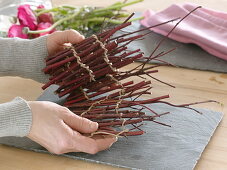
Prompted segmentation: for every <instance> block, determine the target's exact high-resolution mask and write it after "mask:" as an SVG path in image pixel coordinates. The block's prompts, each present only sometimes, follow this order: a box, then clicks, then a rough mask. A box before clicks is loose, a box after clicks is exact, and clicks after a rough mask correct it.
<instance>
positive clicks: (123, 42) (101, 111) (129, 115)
mask: <svg viewBox="0 0 227 170" xmlns="http://www.w3.org/2000/svg"><path fill="white" fill-rule="evenodd" d="M128 19H129V18H128ZM172 21H173V20H171V21H168V22H172ZM165 23H167V22H165ZM165 23H162V24H165ZM130 24H131V23H130V22H127V21H126V22H124V23H123V24H121V25H118V26H116V27H114V28H112V29H110V30H108V31H105V32H102V33H100V34H98V35H92V36H91V37H88V38H86V39H85V40H83V41H82V42H80V43H78V44H74V45H72V46H70V47H68V48H67V49H65V50H63V51H61V52H59V53H57V54H55V55H53V56H49V57H47V59H46V67H45V68H44V69H43V71H44V73H46V74H49V75H50V81H49V82H47V83H46V84H45V85H44V86H43V89H46V88H47V87H49V86H50V85H52V84H57V85H59V88H58V89H57V90H56V93H57V94H58V96H59V97H62V96H65V95H67V98H66V101H65V103H64V106H66V107H68V108H69V109H70V110H71V111H72V112H74V113H75V114H77V115H80V116H82V117H85V118H88V119H90V120H92V121H96V122H98V123H99V129H98V131H97V132H95V133H93V134H91V135H95V134H112V135H117V136H119V135H120V136H134V135H141V134H143V133H144V131H143V130H141V129H140V126H141V125H142V124H143V122H144V121H153V122H156V123H160V122H157V121H155V118H156V117H159V116H161V115H164V114H167V113H161V114H158V113H156V112H155V111H154V110H152V108H149V107H147V106H146V104H150V103H157V102H161V100H162V99H165V98H168V97H169V96H168V95H165V96H160V97H156V98H152V97H151V98H150V99H148V100H140V99H139V97H140V96H142V95H144V94H150V92H149V90H150V89H151V82H150V81H147V80H142V81H141V82H138V83H134V82H133V81H132V79H133V76H139V77H142V76H143V75H147V76H150V77H153V76H151V75H150V74H152V73H156V72H157V71H158V70H156V67H157V66H148V67H145V64H146V62H145V63H143V64H141V65H139V66H137V67H136V68H134V69H131V70H129V71H120V68H122V67H124V66H126V65H129V64H131V63H133V62H134V61H135V60H138V59H141V58H142V57H143V53H142V52H141V51H140V50H139V49H136V50H133V51H130V50H128V49H127V45H128V44H129V43H131V42H133V41H134V40H138V39H140V38H142V37H144V36H145V35H146V34H142V33H141V34H140V35H133V34H135V33H138V32H142V31H144V30H147V29H149V28H145V29H142V30H138V31H135V32H130V33H123V34H122V35H120V36H114V34H115V33H116V32H118V31H119V30H121V29H123V28H125V27H127V26H129V25H130ZM159 25H161V24H159ZM156 26H157V25H156ZM170 51H171V50H170ZM170 51H167V52H161V53H159V54H158V55H156V56H154V55H153V54H152V55H151V56H150V57H147V61H149V60H152V59H154V58H157V57H159V56H162V55H165V54H166V53H168V52H170ZM142 78H143V79H144V77H142ZM129 79H130V80H129ZM182 106H183V105H182ZM184 106H186V105H184ZM145 109H147V110H149V112H150V114H149V115H148V114H146V113H145V112H144V110H145ZM160 124H162V123H160ZM163 125H165V124H163Z"/></svg>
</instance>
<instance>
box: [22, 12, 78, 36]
mask: <svg viewBox="0 0 227 170" xmlns="http://www.w3.org/2000/svg"><path fill="white" fill-rule="evenodd" d="M80 11H81V10H80ZM80 11H78V12H76V13H74V14H73V15H70V16H68V17H66V18H62V19H60V20H58V21H57V22H55V23H54V24H53V25H52V26H51V27H49V28H47V29H43V30H39V31H32V30H28V31H27V32H26V33H27V34H40V33H43V32H48V31H51V30H52V29H54V28H55V27H56V26H58V25H60V24H61V23H63V22H64V21H67V20H70V19H72V18H74V17H75V16H77V15H78V14H79V13H80Z"/></svg>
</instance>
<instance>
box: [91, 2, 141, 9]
mask: <svg viewBox="0 0 227 170" xmlns="http://www.w3.org/2000/svg"><path fill="white" fill-rule="evenodd" d="M142 1H143V0H135V1H132V2H128V3H122V4H117V5H111V6H108V7H106V8H100V9H95V10H94V12H101V11H107V10H111V9H118V8H123V7H126V6H129V5H133V4H136V3H139V2H142Z"/></svg>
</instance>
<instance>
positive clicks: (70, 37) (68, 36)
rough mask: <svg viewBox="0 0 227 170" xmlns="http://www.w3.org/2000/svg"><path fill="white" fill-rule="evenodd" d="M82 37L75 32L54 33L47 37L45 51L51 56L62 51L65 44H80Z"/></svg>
mask: <svg viewBox="0 0 227 170" xmlns="http://www.w3.org/2000/svg"><path fill="white" fill-rule="evenodd" d="M83 39H84V36H83V35H81V34H80V33H79V32H77V31H76V30H66V31H56V32H54V33H52V34H50V35H49V36H48V37H47V49H48V53H49V55H52V54H54V53H56V52H58V51H60V50H62V49H64V44H65V43H71V44H76V43H79V42H81V41H82V40H83Z"/></svg>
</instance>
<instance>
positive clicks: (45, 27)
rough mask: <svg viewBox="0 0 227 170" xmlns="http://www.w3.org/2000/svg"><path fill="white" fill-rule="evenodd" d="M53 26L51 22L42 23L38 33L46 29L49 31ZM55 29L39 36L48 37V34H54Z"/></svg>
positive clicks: (39, 25)
mask: <svg viewBox="0 0 227 170" xmlns="http://www.w3.org/2000/svg"><path fill="white" fill-rule="evenodd" d="M51 26H52V24H51V23H49V22H41V23H39V24H38V28H37V31H38V30H44V29H47V28H49V27H51ZM54 31H55V29H52V30H51V31H48V32H43V33H40V34H39V35H40V36H42V35H46V34H51V33H52V32H54Z"/></svg>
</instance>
